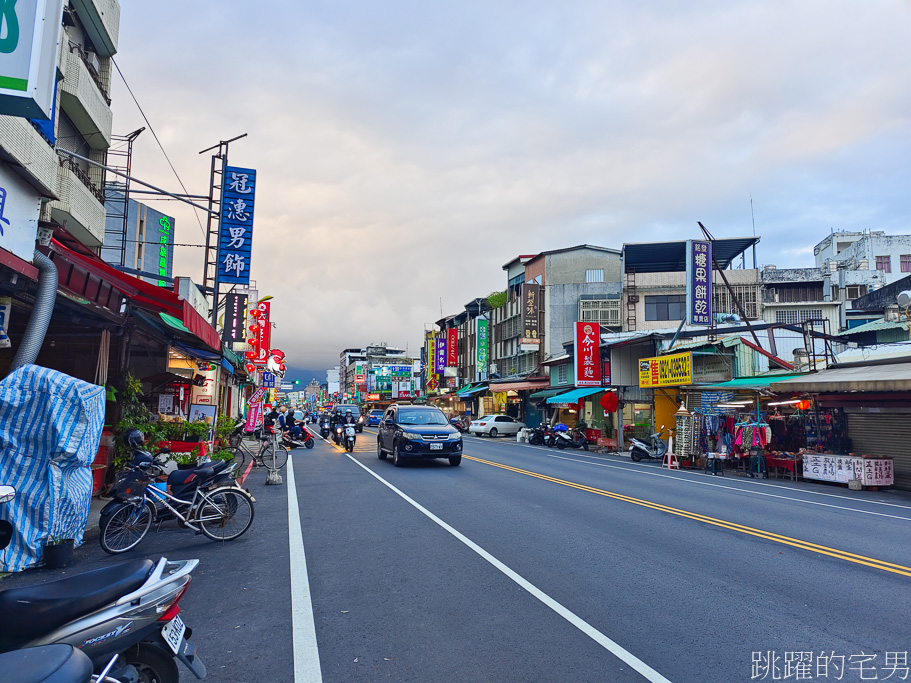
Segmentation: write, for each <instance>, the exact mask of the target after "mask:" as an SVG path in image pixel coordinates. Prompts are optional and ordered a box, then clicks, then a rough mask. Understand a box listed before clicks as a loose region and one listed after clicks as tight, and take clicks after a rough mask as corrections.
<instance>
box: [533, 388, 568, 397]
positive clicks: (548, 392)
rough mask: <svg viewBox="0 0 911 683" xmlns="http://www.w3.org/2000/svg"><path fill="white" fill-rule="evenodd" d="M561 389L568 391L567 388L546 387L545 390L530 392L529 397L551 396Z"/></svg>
mask: <svg viewBox="0 0 911 683" xmlns="http://www.w3.org/2000/svg"><path fill="white" fill-rule="evenodd" d="M561 391H566V390H565V389H545V390H544V391H536V392H535V393H533V394H529V396H528V398H550V397H551V396H556V395H557V394H559V393H560V392H561Z"/></svg>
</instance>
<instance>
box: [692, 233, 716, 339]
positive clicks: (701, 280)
mask: <svg viewBox="0 0 911 683" xmlns="http://www.w3.org/2000/svg"><path fill="white" fill-rule="evenodd" d="M686 251H687V254H686V255H687V259H686V273H687V288H686V302H687V307H686V312H687V321H688V322H689V323H690V324H691V325H711V324H712V243H711V242H698V241H696V240H688V241H687V243H686Z"/></svg>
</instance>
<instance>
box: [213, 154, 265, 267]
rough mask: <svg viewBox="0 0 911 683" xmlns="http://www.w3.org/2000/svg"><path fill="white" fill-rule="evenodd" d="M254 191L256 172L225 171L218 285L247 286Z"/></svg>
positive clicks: (236, 169) (231, 169) (238, 169)
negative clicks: (220, 283)
mask: <svg viewBox="0 0 911 683" xmlns="http://www.w3.org/2000/svg"><path fill="white" fill-rule="evenodd" d="M255 191H256V171H254V170H253V169H252V168H238V167H236V166H226V167H225V177H224V180H223V185H222V191H221V232H220V234H219V238H218V280H219V282H228V283H234V284H242V285H248V284H250V256H251V253H252V246H253V202H254V195H255V193H256V192H255Z"/></svg>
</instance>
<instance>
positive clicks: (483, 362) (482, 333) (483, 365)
mask: <svg viewBox="0 0 911 683" xmlns="http://www.w3.org/2000/svg"><path fill="white" fill-rule="evenodd" d="M478 372H479V373H481V372H483V373H486V372H487V321H486V320H484V319H483V318H478ZM479 379H480V378H479Z"/></svg>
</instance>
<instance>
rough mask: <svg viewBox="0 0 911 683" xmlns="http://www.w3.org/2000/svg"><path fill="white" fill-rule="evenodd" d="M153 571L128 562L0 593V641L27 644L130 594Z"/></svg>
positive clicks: (146, 564) (149, 565)
mask: <svg viewBox="0 0 911 683" xmlns="http://www.w3.org/2000/svg"><path fill="white" fill-rule="evenodd" d="M154 568H155V563H154V562H152V560H130V561H129V562H120V563H118V564H114V565H111V566H109V567H102V568H101V569H94V570H92V571H89V572H84V573H82V574H76V575H75V576H68V577H66V578H63V579H58V580H57V581H49V582H48V583H43V584H39V585H36V586H24V587H22V588H10V589H8V590H5V591H0V615H3V618H2V619H0V639H3V640H5V641H18V642H19V643H22V644H24V643H27V642H29V641H31V640H34V639H35V638H38V637H39V636H43V635H47V634H48V633H50V632H51V631H53V630H54V629H56V628H58V627H60V626H63V624H65V623H67V622H68V621H72V620H74V619H76V618H77V617H81V616H83V615H86V614H90V613H91V612H94V611H95V610H97V609H100V608H101V607H104V606H105V605H107V604H108V603H111V602H114V601H115V600H117V599H118V598H121V597H123V596H124V595H126V594H128V593H131V592H133V591H134V590H136V589H137V588H139V587H140V586H142V584H143V583H144V582H145V580H146V579H147V578H148V577H149V574H151V573H152V570H153V569H154Z"/></svg>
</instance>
